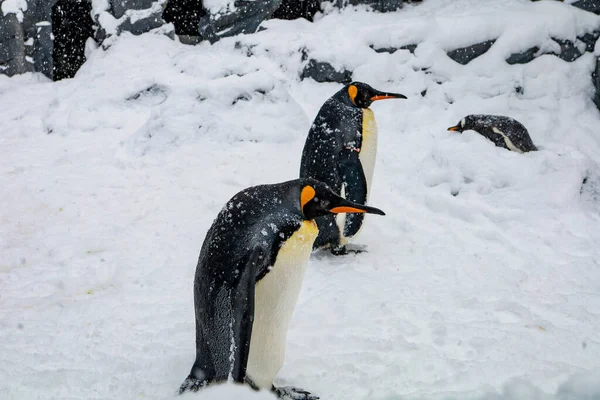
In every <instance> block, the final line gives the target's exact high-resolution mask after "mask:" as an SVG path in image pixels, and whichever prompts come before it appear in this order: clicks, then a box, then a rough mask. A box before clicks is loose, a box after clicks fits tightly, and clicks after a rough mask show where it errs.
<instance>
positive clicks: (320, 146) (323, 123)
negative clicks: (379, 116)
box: [300, 82, 406, 255]
mask: <svg viewBox="0 0 600 400" xmlns="http://www.w3.org/2000/svg"><path fill="white" fill-rule="evenodd" d="M384 99H406V96H404V95H402V94H399V93H390V92H381V91H379V90H376V89H373V88H372V87H371V86H369V85H367V84H366V83H362V82H352V83H350V84H348V85H346V86H344V87H343V88H342V89H341V90H340V91H338V92H337V93H335V94H334V95H333V96H331V97H330V98H329V99H328V100H327V101H326V102H325V103H324V104H323V106H322V107H321V109H320V110H319V113H318V114H317V116H316V118H315V120H314V122H313V124H312V126H311V128H310V131H309V132H308V137H307V138H306V142H305V144H304V150H303V151H302V160H301V163H300V177H301V178H314V179H318V180H320V181H322V182H324V183H326V184H327V185H329V186H330V187H331V188H332V189H333V191H334V192H335V193H336V194H338V195H340V196H342V197H344V198H346V199H348V200H350V201H353V202H356V203H358V204H366V203H367V201H368V198H369V192H370V190H371V181H372V179H373V171H374V168H375V158H376V155H377V124H376V123H375V116H374V115H373V112H372V111H371V109H370V108H369V106H370V105H371V103H373V102H374V101H378V100H384ZM363 217H364V216H363V215H362V214H344V215H341V216H335V215H327V216H324V217H321V218H317V224H318V225H319V236H318V237H317V240H316V241H315V246H314V247H315V248H321V247H323V248H324V247H327V246H329V247H330V248H331V251H332V253H333V254H336V255H337V254H345V253H346V248H345V244H346V243H347V241H348V239H349V238H351V237H353V236H355V235H356V234H357V233H358V231H359V230H360V228H361V227H362V224H363Z"/></svg>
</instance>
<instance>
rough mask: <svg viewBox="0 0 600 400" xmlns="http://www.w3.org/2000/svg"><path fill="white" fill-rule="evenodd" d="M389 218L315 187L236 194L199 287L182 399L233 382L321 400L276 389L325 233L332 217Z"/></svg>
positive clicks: (206, 253) (210, 243)
mask: <svg viewBox="0 0 600 400" xmlns="http://www.w3.org/2000/svg"><path fill="white" fill-rule="evenodd" d="M346 212H353V213H365V212H366V213H373V214H379V215H385V214H384V213H383V211H381V210H379V209H377V208H373V207H367V206H364V205H361V204H355V203H352V202H350V201H348V200H345V199H344V198H342V197H340V196H338V195H336V194H335V193H334V192H333V191H332V190H331V189H330V188H329V187H328V186H327V185H325V184H324V183H322V182H318V181H316V180H314V179H296V180H293V181H288V182H283V183H279V184H273V185H261V186H254V187H251V188H248V189H245V190H243V191H241V192H239V193H238V194H236V195H235V196H234V197H233V198H232V199H231V200H229V202H228V203H227V204H226V205H225V207H224V208H223V209H222V210H221V212H220V213H219V215H218V216H217V218H216V219H215V221H214V222H213V224H212V226H211V227H210V229H209V230H208V233H207V234H206V238H205V239H204V244H203V245H202V250H201V251H200V257H199V259H198V266H197V267H196V276H195V279H194V306H195V310H196V361H195V362H194V365H193V366H192V370H191V372H190V374H189V376H188V377H187V379H186V380H185V381H184V382H183V384H182V385H181V387H180V389H179V392H180V393H183V392H185V391H186V390H191V391H197V390H198V389H200V388H202V387H205V386H207V385H210V384H212V383H219V382H225V381H228V380H229V381H233V382H238V383H244V382H245V383H247V384H249V385H250V386H251V387H252V388H254V389H256V390H259V389H265V388H267V389H270V390H272V391H273V392H275V393H276V394H277V395H278V396H279V397H280V398H286V399H294V400H301V399H303V400H311V399H317V398H318V397H316V396H313V395H311V394H310V393H308V392H306V391H304V390H300V389H296V388H293V387H281V388H276V387H275V386H273V380H274V378H275V376H276V375H277V373H278V371H279V369H280V368H281V366H282V365H283V360H284V353H285V340H286V335H287V330H288V327H289V323H290V320H291V318H292V314H293V312H294V307H295V306H296V301H297V299H298V294H299V293H300V287H301V285H302V279H303V277H304V271H305V269H306V264H307V262H308V258H309V256H310V253H311V250H312V245H313V242H314V240H315V238H316V237H317V234H318V228H317V225H316V223H315V221H314V219H315V218H317V217H320V216H323V215H326V214H329V213H346Z"/></svg>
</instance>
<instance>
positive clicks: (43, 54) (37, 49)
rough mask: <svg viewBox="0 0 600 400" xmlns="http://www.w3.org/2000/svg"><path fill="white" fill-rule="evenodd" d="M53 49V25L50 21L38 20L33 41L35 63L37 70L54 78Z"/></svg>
mask: <svg viewBox="0 0 600 400" xmlns="http://www.w3.org/2000/svg"><path fill="white" fill-rule="evenodd" d="M53 49H54V41H53V40H52V25H51V24H50V22H49V21H42V22H38V23H37V24H36V34H35V37H34V42H33V64H34V65H35V70H36V71H38V72H41V73H43V74H44V75H46V76H47V77H48V78H50V79H52V66H53V62H52V51H53Z"/></svg>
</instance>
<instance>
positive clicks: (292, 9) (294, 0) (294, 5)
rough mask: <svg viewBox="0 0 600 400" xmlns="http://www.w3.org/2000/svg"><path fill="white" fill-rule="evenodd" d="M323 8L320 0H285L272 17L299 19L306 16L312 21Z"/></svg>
mask: <svg viewBox="0 0 600 400" xmlns="http://www.w3.org/2000/svg"><path fill="white" fill-rule="evenodd" d="M320 8H321V1H320V0H283V1H282V2H281V5H280V6H279V8H278V9H277V10H275V12H274V13H273V15H272V16H271V18H278V19H298V18H304V19H307V20H309V21H311V22H312V20H313V17H314V16H315V14H316V13H317V11H319V9H320Z"/></svg>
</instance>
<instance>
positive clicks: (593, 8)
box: [571, 0, 600, 14]
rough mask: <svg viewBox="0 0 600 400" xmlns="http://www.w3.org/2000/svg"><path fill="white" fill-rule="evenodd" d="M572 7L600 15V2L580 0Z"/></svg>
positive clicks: (597, 0)
mask: <svg viewBox="0 0 600 400" xmlns="http://www.w3.org/2000/svg"><path fill="white" fill-rule="evenodd" d="M571 5H572V6H574V7H577V8H581V9H582V10H585V11H590V12H593V13H594V14H600V0H579V1H576V2H575V3H573V4H571Z"/></svg>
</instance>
